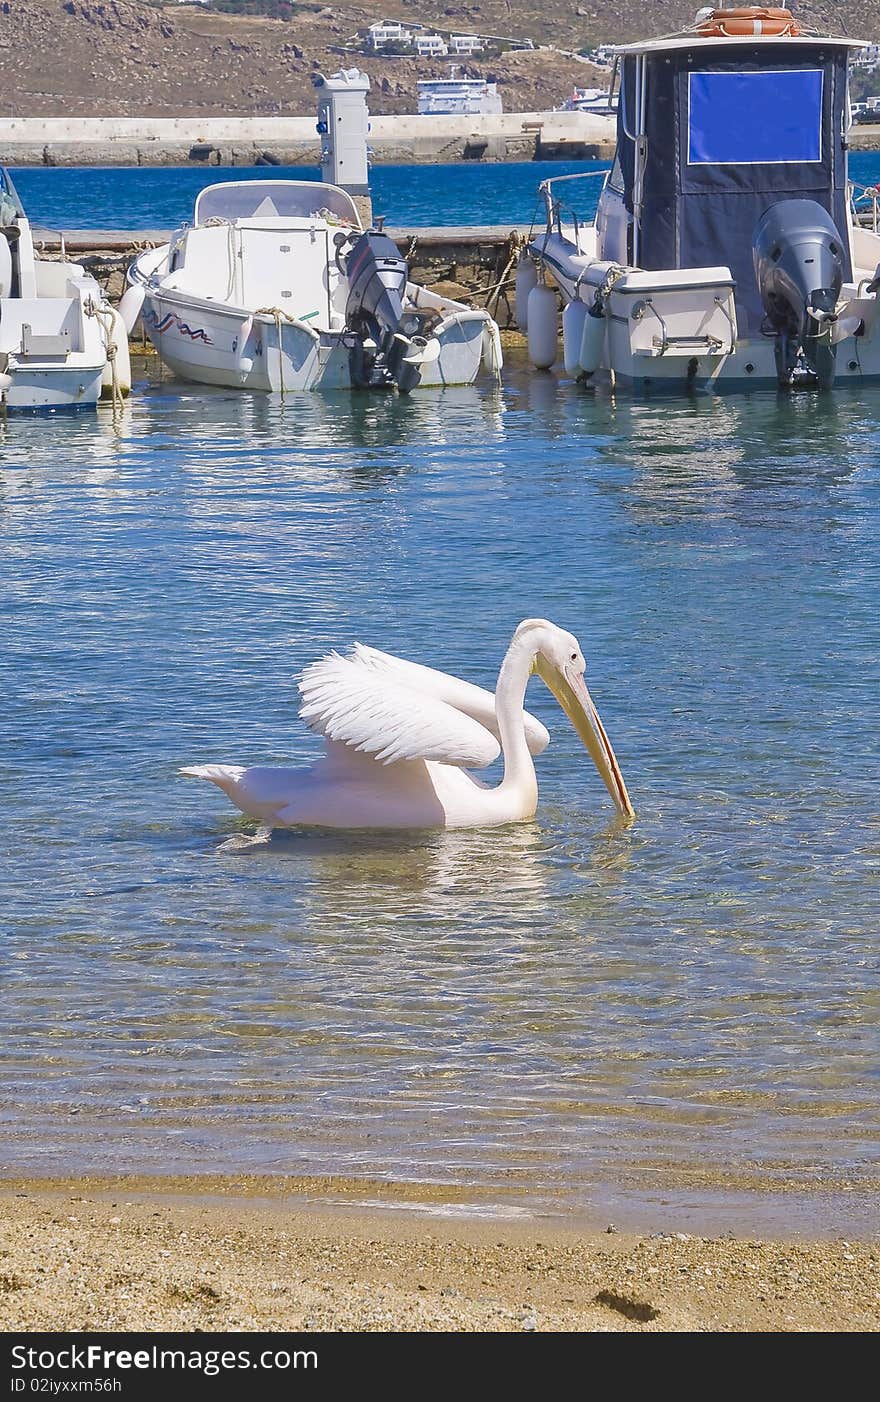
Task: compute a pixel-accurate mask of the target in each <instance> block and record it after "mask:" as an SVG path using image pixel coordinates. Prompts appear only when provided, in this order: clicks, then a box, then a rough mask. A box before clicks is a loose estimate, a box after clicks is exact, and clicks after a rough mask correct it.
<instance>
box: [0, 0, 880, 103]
mask: <svg viewBox="0 0 880 1402" xmlns="http://www.w3.org/2000/svg"><path fill="white" fill-rule="evenodd" d="M695 8H696V5H695V4H694V3H693V0H685V3H682V0H653V3H650V2H649V3H635V0H545V3H544V4H543V5H541V6H539V7H531V6H525V5H523V4H522V3H521V2H520V0H479V3H460V4H459V3H454V0H453V3H451V4H444V3H443V0H375V3H374V0H364V3H362V4H361V5H352V6H349V5H347V4H345V3H343V4H341V5H340V6H339V7H333V8H329V7H327V8H323V9H322V8H319V6H318V5H315V4H308V5H295V6H294V12H293V15H292V17H291V19H290V20H289V21H286V22H285V21H282V20H274V19H263V18H253V17H244V16H236V15H228V14H222V13H219V12H217V11H212V10H210V9H209V8H205V7H202V6H200V5H187V4H178V3H173V2H172V3H167V4H156V3H154V4H148V3H143V0H140V2H139V0H97V3H96V0H0V54H2V66H3V84H2V88H0V115H2V116H63V115H65V114H66V113H70V114H72V115H76V116H87V115H93V116H140V115H152V116H176V115H190V116H195V115H204V116H206V117H207V116H212V115H232V114H243V115H246V114H254V113H260V114H264V113H284V114H291V115H293V114H307V113H310V112H312V111H314V106H315V98H314V90H313V87H312V82H311V78H312V74H313V73H315V72H316V71H319V70H321V71H324V72H333V71H334V70H336V69H337V68H339V67H342V66H350V65H352V64H355V63H356V64H357V65H358V66H359V67H361V68H363V69H365V70H366V71H367V72H368V73H369V75H370V78H371V81H372V84H373V91H372V93H371V99H370V106H371V109H372V110H373V111H374V112H377V113H378V112H412V111H415V107H416V97H415V85H416V81H417V79H419V78H425V77H445V76H447V75H448V63H447V62H444V61H430V60H427V59H415V58H412V57H398V58H392V57H387V58H386V57H371V58H364V57H362V56H360V55H355V54H352V53H351V52H349V51H348V50H347V49H346V44H347V42H348V41H349V40H350V39H351V38H352V37H353V36H354V35H355V34H356V33H357V31H358V30H361V29H365V28H366V26H367V25H369V24H371V23H373V22H374V21H375V20H377V19H380V18H386V19H400V20H405V21H406V22H407V23H410V24H411V23H414V22H417V23H421V24H425V25H430V26H436V27H437V28H439V29H442V30H444V31H448V30H449V29H450V28H454V29H456V30H459V31H461V32H464V33H473V32H477V33H481V34H494V35H499V36H510V37H513V38H530V39H532V41H533V42H534V43H535V44H540V45H545V46H550V47H543V48H540V49H538V50H536V51H535V52H533V53H530V52H516V53H506V54H503V55H502V56H501V57H499V58H491V59H486V60H485V61H480V62H477V61H473V62H469V63H467V64H466V65H462V72H463V73H465V74H468V75H470V76H474V77H491V78H494V79H496V80H497V82H498V84H499V87H500V90H501V93H502V96H503V101H504V107H505V110H507V111H535V110H543V109H546V108H550V107H553V106H554V105H558V104H559V103H560V102H561V101H562V100H563V98H564V97H565V96H566V94H567V93H568V92H569V91H570V90H571V88H572V87H573V86H575V85H577V86H581V87H583V86H589V85H591V84H593V83H595V82H596V81H597V80H598V75H597V74H596V72H595V70H593V69H592V68H591V67H590V66H589V65H587V64H585V63H584V62H582V61H579V60H578V59H577V57H576V54H577V51H578V50H580V49H582V48H585V47H589V46H591V45H594V44H596V43H600V42H614V41H625V40H627V39H632V38H636V37H639V36H643V35H645V34H646V33H663V32H667V31H669V30H671V29H675V28H676V27H677V26H678V25H679V24H680V23H681V22H682V21H684V20H687V19H690V18H691V17H692V16H693V13H694V10H695ZM797 13H798V15H799V16H800V17H801V18H802V19H803V20H804V21H805V22H808V23H810V24H813V25H814V26H816V27H821V28H825V29H834V30H835V31H836V32H841V31H843V32H848V33H858V34H864V35H865V36H866V37H869V38H871V37H876V36H878V35H880V0H864V3H859V4H856V3H852V2H851V3H848V4H842V5H832V4H828V3H825V0H805V3H803V4H801V5H800V6H798V9H797ZM560 51H564V52H560Z"/></svg>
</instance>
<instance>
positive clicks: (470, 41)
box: [449, 34, 483, 56]
mask: <svg viewBox="0 0 880 1402" xmlns="http://www.w3.org/2000/svg"><path fill="white" fill-rule="evenodd" d="M449 52H450V53H451V54H458V55H465V56H466V55H467V54H481V53H482V52H483V41H482V39H481V38H480V36H479V35H478V34H450V36H449Z"/></svg>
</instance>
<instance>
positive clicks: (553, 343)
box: [527, 284, 558, 370]
mask: <svg viewBox="0 0 880 1402" xmlns="http://www.w3.org/2000/svg"><path fill="white" fill-rule="evenodd" d="M527 316H528V323H529V330H528V337H529V360H530V361H531V362H532V364H533V365H534V366H535V367H536V368H537V369H538V370H549V369H550V367H551V365H552V364H553V363H554V361H555V360H556V352H557V346H558V333H557V329H556V318H557V304H556V293H555V292H554V290H553V288H552V287H545V286H543V285H542V284H539V285H538V286H537V287H533V288H532V290H531V292H530V293H529V300H528V308H527Z"/></svg>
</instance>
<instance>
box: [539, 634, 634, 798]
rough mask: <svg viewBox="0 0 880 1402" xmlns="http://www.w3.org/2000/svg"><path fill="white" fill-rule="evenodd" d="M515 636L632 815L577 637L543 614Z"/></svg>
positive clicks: (610, 789) (607, 784)
mask: <svg viewBox="0 0 880 1402" xmlns="http://www.w3.org/2000/svg"><path fill="white" fill-rule="evenodd" d="M518 640H522V641H523V642H524V643H527V644H528V646H529V647H530V648H533V649H534V662H533V663H532V668H533V670H534V671H535V672H537V674H538V676H539V677H540V678H541V680H542V682H544V683H545V685H546V686H548V687H549V688H550V690H551V691H552V692H553V695H554V696H555V697H556V700H557V701H558V702H559V704H560V706H561V707H562V709H563V710H564V712H565V714H566V715H567V716H568V718H569V720H570V721H571V723H572V725H573V726H574V728H575V730H576V731H577V733H578V735H579V736H580V737H581V739H582V740H583V742H584V745H585V746H586V748H587V751H588V752H589V755H590V758H591V759H592V761H593V763H594V764H595V766H596V768H597V769H598V771H599V774H600V776H601V778H602V781H603V783H604V784H605V787H606V788H607V790H608V792H609V793H610V795H611V797H612V798H613V799H614V802H615V803H616V805H617V807H618V809H619V810H620V812H621V813H623V814H624V815H625V816H626V817H628V818H631V817H633V816H634V814H635V809H634V808H633V806H632V803H631V802H630V797H629V794H628V793H627V791H626V784H625V783H624V782H623V775H622V774H621V772H620V765H619V764H618V763H617V757H616V755H615V753H614V751H613V749H612V748H611V741H610V740H609V739H608V736H607V735H606V734H605V727H604V726H603V724H602V722H601V720H600V719H599V712H598V711H597V710H596V707H595V706H594V705H593V698H592V697H591V695H590V693H589V691H588V690H587V685H586V682H585V681H584V672H585V670H586V663H585V661H584V654H583V652H582V651H581V645H580V643H579V642H578V640H577V638H576V637H575V636H574V634H573V633H567V632H566V631H565V629H564V628H557V627H556V624H555V623H548V621H547V620H546V619H544V618H529V619H526V621H525V622H524V623H521V624H520V625H519V627H518V628H517V630H516V633H515V634H514V641H518Z"/></svg>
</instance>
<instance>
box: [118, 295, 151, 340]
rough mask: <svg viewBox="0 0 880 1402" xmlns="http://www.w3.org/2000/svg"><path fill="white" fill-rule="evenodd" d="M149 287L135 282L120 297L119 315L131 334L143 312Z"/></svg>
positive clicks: (127, 331)
mask: <svg viewBox="0 0 880 1402" xmlns="http://www.w3.org/2000/svg"><path fill="white" fill-rule="evenodd" d="M146 295H147V289H146V288H145V287H143V286H141V285H139V284H138V283H133V284H132V286H131V287H129V288H127V289H126V290H125V292H123V294H122V296H121V298H120V299H119V315H120V316H121V317H122V320H123V322H124V324H125V330H126V333H127V334H128V335H129V336H130V335H131V333H132V331H133V330H134V324H135V322H136V321H137V319H138V317H139V316H140V314H141V307H142V306H143V305H144V298H145V297H146Z"/></svg>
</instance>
